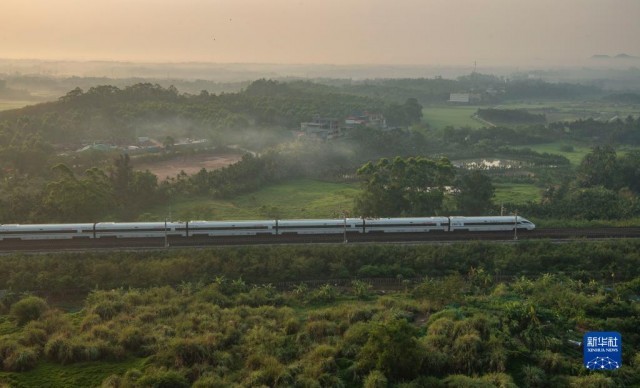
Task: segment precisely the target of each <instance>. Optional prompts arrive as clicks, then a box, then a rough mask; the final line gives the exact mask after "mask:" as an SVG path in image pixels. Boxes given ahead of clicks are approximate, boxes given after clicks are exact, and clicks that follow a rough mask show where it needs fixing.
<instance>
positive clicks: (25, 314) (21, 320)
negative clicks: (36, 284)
mask: <svg viewBox="0 0 640 388" xmlns="http://www.w3.org/2000/svg"><path fill="white" fill-rule="evenodd" d="M47 309H48V306H47V302H45V301H44V299H42V298H38V297H37V296H28V297H26V298H24V299H21V300H20V301H18V302H16V303H15V304H14V305H13V306H11V311H10V313H9V314H10V315H11V316H12V317H13V318H14V319H15V320H16V321H17V323H18V325H19V326H22V325H24V324H26V323H27V322H30V321H33V320H36V319H38V318H40V316H42V314H43V313H44V312H45V311H46V310H47Z"/></svg>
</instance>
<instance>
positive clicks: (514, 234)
mask: <svg viewBox="0 0 640 388" xmlns="http://www.w3.org/2000/svg"><path fill="white" fill-rule="evenodd" d="M513 239H514V240H518V211H517V210H516V220H515V224H514V225H513Z"/></svg>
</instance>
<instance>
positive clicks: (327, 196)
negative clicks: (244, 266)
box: [139, 179, 541, 221]
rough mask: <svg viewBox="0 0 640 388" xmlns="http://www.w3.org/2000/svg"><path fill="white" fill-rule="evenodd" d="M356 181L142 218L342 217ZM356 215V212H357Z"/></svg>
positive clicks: (511, 198)
mask: <svg viewBox="0 0 640 388" xmlns="http://www.w3.org/2000/svg"><path fill="white" fill-rule="evenodd" d="M495 187H496V195H495V198H494V200H493V202H494V203H496V204H500V203H526V202H529V201H538V200H539V199H540V197H541V190H540V189H539V188H538V187H536V186H534V185H531V184H508V183H498V184H495ZM359 191H360V190H359V188H358V185H357V184H344V183H328V182H320V181H314V180H308V179H302V180H297V181H292V182H287V183H283V184H280V185H274V186H269V187H267V188H264V189H262V190H260V191H257V192H255V193H252V194H246V195H240V196H237V197H236V198H233V199H230V200H219V199H209V198H198V199H193V200H189V201H185V202H175V203H173V204H172V205H171V206H170V207H166V206H163V207H158V208H155V209H153V210H152V211H151V212H149V213H145V214H143V215H141V216H140V217H139V221H162V220H164V219H165V217H168V218H170V219H172V220H182V221H184V220H251V219H275V218H279V219H285V218H287V219H296V218H340V217H342V216H343V212H345V211H346V212H347V214H348V215H351V216H354V215H353V214H349V212H351V211H352V209H353V205H354V199H355V197H356V196H357V195H358V193H359ZM355 216H357V215H355Z"/></svg>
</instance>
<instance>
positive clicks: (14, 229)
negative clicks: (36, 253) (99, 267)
mask: <svg viewBox="0 0 640 388" xmlns="http://www.w3.org/2000/svg"><path fill="white" fill-rule="evenodd" d="M92 237H93V224H89V223H86V224H31V225H22V224H11V225H9V224H5V225H0V240H11V239H15V240H64V239H68V240H70V239H73V238H92Z"/></svg>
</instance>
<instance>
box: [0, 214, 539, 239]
mask: <svg viewBox="0 0 640 388" xmlns="http://www.w3.org/2000/svg"><path fill="white" fill-rule="evenodd" d="M534 228H535V225H534V224H533V223H532V222H531V221H529V220H527V219H525V218H523V217H519V216H487V217H415V218H375V219H370V218H343V219H306V220H264V221H186V222H95V223H81V224H30V225H27V224H11V225H9V224H4V225H0V241H2V240H53V239H99V238H150V237H185V238H186V237H198V236H208V237H216V236H221V237H224V236H261V235H273V236H279V235H305V234H313V235H324V234H339V233H349V234H353V233H357V234H365V233H434V232H447V233H448V232H461V231H465V232H506V231H514V229H517V230H518V231H529V230H533V229H534Z"/></svg>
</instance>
